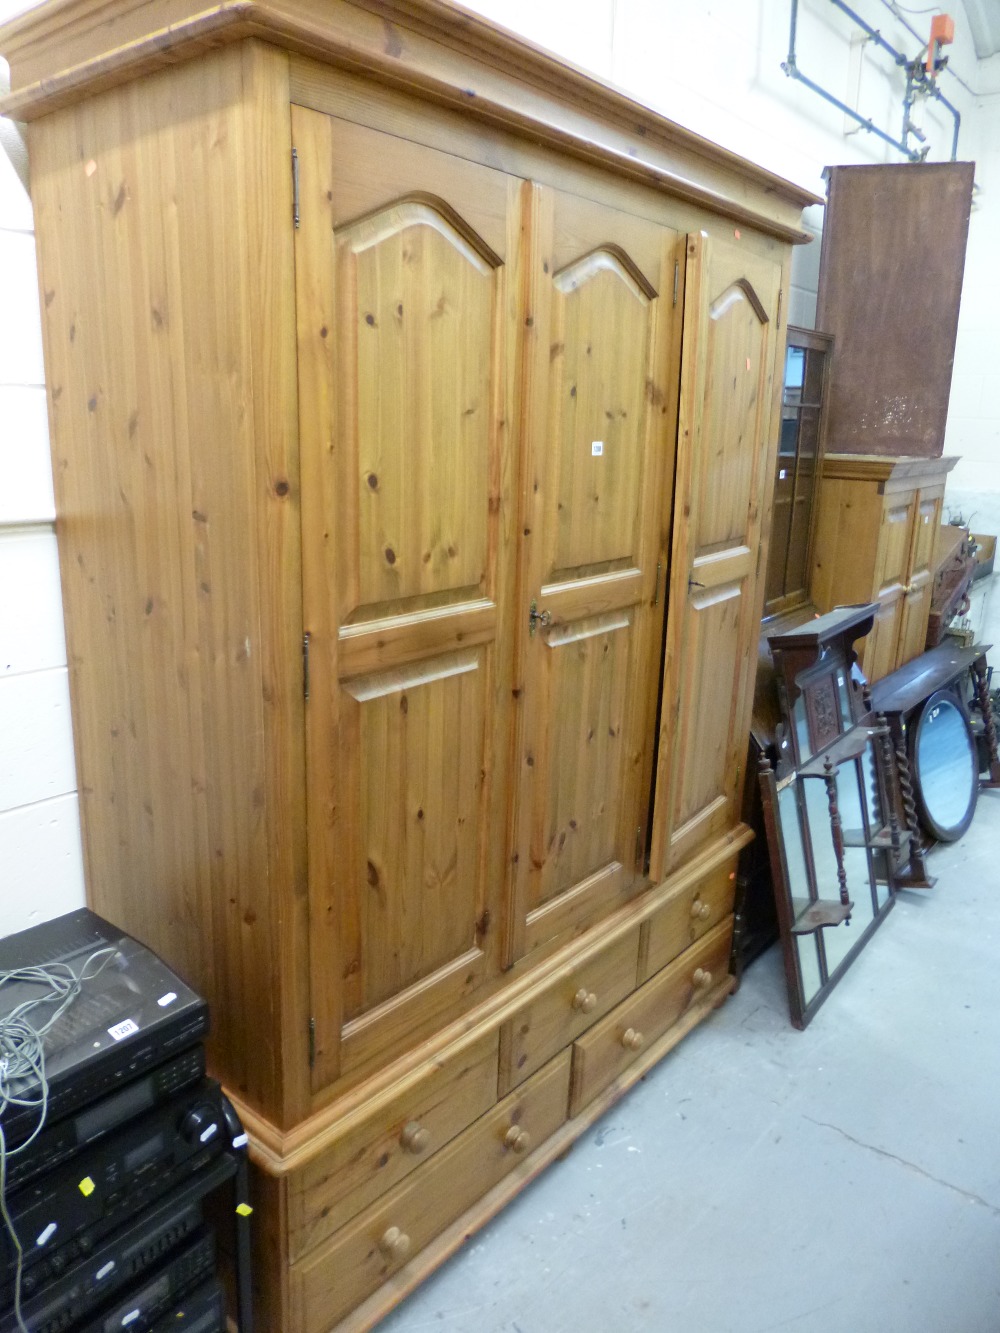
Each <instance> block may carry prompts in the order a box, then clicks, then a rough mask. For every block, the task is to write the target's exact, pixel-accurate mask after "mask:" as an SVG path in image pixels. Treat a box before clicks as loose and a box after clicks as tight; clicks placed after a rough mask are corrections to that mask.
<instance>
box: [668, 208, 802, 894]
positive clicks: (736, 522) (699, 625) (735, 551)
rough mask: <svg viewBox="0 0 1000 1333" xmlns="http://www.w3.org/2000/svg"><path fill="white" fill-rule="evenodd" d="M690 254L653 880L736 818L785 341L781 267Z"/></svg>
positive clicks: (709, 242) (713, 247) (702, 248)
mask: <svg viewBox="0 0 1000 1333" xmlns="http://www.w3.org/2000/svg"><path fill="white" fill-rule="evenodd" d="M687 255H688V263H687V295H686V299H685V309H684V348H683V354H682V365H681V391H680V413H679V422H678V446H677V475H676V481H675V500H674V525H673V539H672V553H671V577H670V598H669V603H668V605H669V613H668V621H667V635H666V651H665V655H664V668H663V700H662V706H661V714H660V716H661V722H660V747H659V757H658V763H657V776H656V803H655V809H654V815H653V838H652V848H651V854H650V873H651V874H653V875H654V876H656V875H657V874H666V873H668V872H669V871H670V870H672V869H674V868H675V867H676V866H677V865H679V864H680V862H681V861H682V860H684V859H685V858H686V857H688V856H689V855H690V854H691V853H692V852H693V851H695V850H696V849H697V848H698V847H701V846H703V845H704V844H706V843H707V842H709V841H710V840H711V839H712V838H713V837H717V836H720V835H721V834H723V833H724V832H725V831H726V830H727V829H728V828H731V827H732V826H733V825H734V824H735V822H736V820H737V818H738V814H739V810H738V799H739V792H740V790H741V776H742V766H743V764H744V762H745V759H746V749H747V741H748V736H749V723H750V719H749V704H750V697H751V693H750V692H751V688H752V681H753V675H752V673H753V668H754V666H755V664H756V642H757V631H758V628H759V620H760V611H761V606H760V603H761V599H762V594H763V590H762V588H760V580H761V579H762V578H763V576H764V570H765V568H766V565H765V564H764V563H762V558H763V556H764V554H765V552H764V551H763V549H762V535H764V534H762V527H763V518H764V515H765V513H766V511H767V509H768V507H769V506H768V505H767V503H766V500H767V496H768V493H769V488H770V486H771V478H772V473H773V464H774V449H775V440H774V425H773V415H774V401H773V400H774V392H773V390H774V365H775V359H776V357H777V356H778V355H779V354H780V353H781V352H782V350H783V344H784V338H783V336H782V335H781V333H780V331H779V330H778V329H777V327H776V324H777V313H778V297H779V292H780V289H781V266H780V264H779V263H777V262H775V261H772V260H769V259H767V258H766V257H762V256H760V255H759V254H756V253H754V251H752V250H751V249H750V248H749V247H748V246H745V245H740V244H736V243H733V242H724V241H720V240H718V239H715V238H710V237H708V236H705V235H704V234H702V235H697V236H692V237H690V238H689V240H688V251H687ZM758 594H760V595H758Z"/></svg>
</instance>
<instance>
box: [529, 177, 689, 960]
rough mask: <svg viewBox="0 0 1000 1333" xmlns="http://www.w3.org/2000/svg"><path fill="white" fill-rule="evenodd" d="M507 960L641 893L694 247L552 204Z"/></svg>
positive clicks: (543, 224)
mask: <svg viewBox="0 0 1000 1333" xmlns="http://www.w3.org/2000/svg"><path fill="white" fill-rule="evenodd" d="M528 230H529V234H530V238H531V254H532V268H531V273H530V278H529V306H530V309H529V312H528V315H527V317H526V318H527V334H528V347H527V352H526V361H525V374H524V387H523V397H522V409H523V411H524V418H523V421H524V453H523V459H522V480H521V485H522V524H521V532H520V538H521V545H522V550H521V578H520V581H519V597H518V606H517V613H518V625H517V639H518V650H519V651H518V679H517V686H516V695H517V698H518V701H519V705H520V724H519V730H518V736H517V746H516V758H517V770H516V801H515V842H514V850H513V895H512V912H511V919H510V923H509V926H510V946H509V950H508V953H509V957H510V958H517V957H519V956H521V955H523V954H526V953H529V952H530V951H532V950H533V949H536V948H539V947H542V946H545V945H546V944H548V943H550V942H553V941H555V940H556V939H558V938H561V937H569V936H571V935H572V934H573V933H574V932H577V931H580V930H582V929H585V928H586V927H587V926H589V925H591V924H592V923H593V922H594V921H595V920H597V919H598V918H599V917H600V916H602V915H604V914H606V913H608V912H609V911H611V910H612V909H613V908H614V907H615V906H618V905H620V904H621V903H623V902H624V901H625V900H626V899H627V898H628V897H629V896H630V895H631V894H633V893H634V892H635V891H636V890H637V889H638V888H639V887H640V886H641V885H642V884H643V883H644V882H645V878H644V870H645V846H646V824H647V811H648V805H649V787H650V780H651V771H652V759H653V748H654V747H653V738H654V733H655V719H656V703H657V687H658V673H659V665H660V651H661V648H660V645H661V634H662V625H663V614H664V600H665V599H664V581H665V579H664V565H665V552H666V534H667V531H668V526H669V516H670V505H669V498H670V497H669V492H670V485H671V476H672V462H673V440H674V430H675V427H676V400H675V396H674V391H675V386H676V382H677V362H678V354H679V347H678V341H679V315H680V311H681V305H682V295H683V293H682V292H681V291H680V290H679V286H680V280H681V276H682V269H683V241H682V238H680V237H679V236H678V235H677V234H676V233H674V232H672V231H669V230H667V229H665V228H663V227H661V226H659V225H657V224H656V223H653V222H651V221H649V220H648V219H645V218H641V217H637V216H633V215H631V214H629V213H627V212H624V211H622V210H620V209H618V208H615V207H610V206H607V205H604V204H601V203H598V202H595V201H591V200H588V199H584V198H580V197H577V196H574V195H571V194H568V193H562V192H558V191H555V190H551V189H547V188H544V187H540V186H535V187H533V192H532V200H531V208H530V213H529V228H528Z"/></svg>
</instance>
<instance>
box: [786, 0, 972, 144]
mask: <svg viewBox="0 0 1000 1333" xmlns="http://www.w3.org/2000/svg"><path fill="white" fill-rule="evenodd" d="M830 3H831V4H833V5H835V6H836V8H837V9H840V10H842V11H843V12H844V13H845V14H846V15H847V16H848V18H850V19H851V20H852V22H854V23H856V24H857V26H858V27H859V28H861V30H862V31H863V32H864V33H865V34H866V35H867V37H868V38H869V40H870V41H873V42H874V43H875V44H876V45H877V46H879V47H880V48H881V49H882V50H883V51H885V52H886V54H887V55H889V56H891V57H892V60H893V61H894V63H895V64H896V65H898V66H899V68H900V69H902V70H905V71H906V93H905V95H904V97H903V135H902V138H901V139H894V138H893V137H892V135H891V134H889V133H888V132H887V131H886V130H883V129H881V128H880V127H879V126H878V125H876V124H875V122H874V121H873V120H872V119H871V118H870V117H867V118H866V117H865V116H862V115H861V114H860V113H859V112H858V111H856V110H855V109H854V107H852V106H848V104H847V103H846V102H844V101H842V100H841V98H839V97H837V96H836V95H835V94H834V93H831V92H830V91H829V89H827V88H823V87H822V86H821V85H820V84H818V83H816V82H815V80H813V79H810V78H809V77H808V76H807V75H805V74H803V73H802V71H801V70H800V69H799V67H798V65H797V63H796V59H795V43H796V36H797V30H798V17H799V0H791V21H790V27H789V39H788V59H787V60H785V61H783V62H782V66H781V68H782V69H783V70H784V72H785V74H787V75H788V77H789V78H791V79H796V80H798V82H799V83H804V84H805V85H806V87H807V88H810V89H812V91H813V92H814V93H817V94H818V95H819V96H820V97H822V98H823V99H824V100H825V101H827V102H829V103H830V104H831V106H835V107H837V109H838V110H840V111H842V112H843V113H844V115H845V116H849V117H850V119H851V120H854V121H856V122H857V124H858V125H860V126H861V128H862V129H863V130H867V131H868V133H869V134H874V135H876V136H877V137H878V138H879V139H882V140H883V141H884V142H885V143H887V144H889V145H890V146H891V147H893V148H895V149H896V150H897V152H900V153H902V154H903V155H904V156H905V157H906V158H908V159H909V160H910V161H911V162H922V161H923V159H924V158H925V157H926V156H927V152H928V149H927V148H926V147H924V148H919V149H914V148H911V147H910V144H909V137H910V135H911V134H913V135H915V136H916V137H917V138H922V137H923V136H922V135H921V134H920V132H919V131H918V130H917V129H916V127H915V126H914V124H913V122H912V120H911V119H910V111H911V110H912V108H913V105H914V103H915V102H916V100H917V98H918V97H922V96H928V95H929V96H933V97H935V98H936V99H937V100H938V101H939V102H941V103H942V104H943V105H944V106H946V107H947V108H948V110H949V111H950V112H951V114H952V116H953V117H954V120H955V131H954V134H953V136H952V144H951V160H952V161H953V162H954V161H955V159H956V157H957V154H958V134H959V129H960V127H961V123H962V117H961V115H960V114H959V112H958V110H957V108H956V107H954V106H952V104H951V102H949V101H948V99H947V98H946V97H944V96H943V95H942V94H941V92H940V91H939V90H938V88H937V86H936V85H935V84H934V82H933V81H932V80H930V79H928V78H927V77H926V76H924V78H923V79H920V78H919V76H916V77H915V75H914V70H915V68H916V65H917V64H918V63H919V59H918V60H916V61H911V60H908V59H907V57H906V56H905V55H904V54H903V53H902V52H901V51H897V50H896V48H895V47H894V46H892V45H890V43H889V42H887V41H886V39H885V38H884V37H883V36H882V34H881V33H880V32H879V31H878V29H877V28H873V27H872V26H871V24H870V23H868V22H866V21H865V19H863V18H862V17H861V15H860V14H858V13H856V12H855V11H854V10H853V9H852V8H851V7H850V5H848V4H847V3H846V0H830Z"/></svg>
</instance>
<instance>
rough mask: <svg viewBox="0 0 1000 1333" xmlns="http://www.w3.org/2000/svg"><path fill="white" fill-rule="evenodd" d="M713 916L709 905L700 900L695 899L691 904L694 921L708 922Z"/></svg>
mask: <svg viewBox="0 0 1000 1333" xmlns="http://www.w3.org/2000/svg"><path fill="white" fill-rule="evenodd" d="M711 915H712V909H711V907H710V906H709V905H708V903H703V902H702V901H701V899H700V898H695V900H694V902H693V903H692V904H691V919H692V921H707V920H708V918H709V917H710V916H711Z"/></svg>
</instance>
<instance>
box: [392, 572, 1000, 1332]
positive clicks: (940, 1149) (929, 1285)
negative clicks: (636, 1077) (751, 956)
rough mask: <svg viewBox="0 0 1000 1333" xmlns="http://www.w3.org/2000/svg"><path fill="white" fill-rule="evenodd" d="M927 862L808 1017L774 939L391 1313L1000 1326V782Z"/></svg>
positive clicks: (481, 1326) (537, 1324) (985, 618)
mask: <svg viewBox="0 0 1000 1333" xmlns="http://www.w3.org/2000/svg"><path fill="white" fill-rule="evenodd" d="M984 582H985V586H982V585H980V586H979V588H978V589H977V596H976V606H975V608H974V615H975V619H976V623H977V625H978V627H979V629H980V636H979V637H980V638H981V639H982V638H987V636H988V635H989V634H990V631H991V629H993V630H994V631H995V636H994V637H993V641H994V642H997V643H1000V624H998V623H997V622H998V621H1000V595H994V594H992V592H991V591H990V586H989V581H984ZM991 613H992V614H991ZM987 641H989V638H987ZM990 656H991V659H994V654H991V655H990ZM931 869H932V872H933V873H934V874H935V875H936V876H937V877H938V882H937V886H936V888H935V889H934V890H933V891H931V892H930V893H923V894H918V893H916V892H911V893H905V894H901V895H900V896H899V898H898V900H897V903H896V907H895V909H894V910H893V912H891V913H890V915H889V917H888V918H887V920H886V922H885V923H884V925H883V926H882V928H881V929H880V930H879V932H878V933H877V934H876V936H875V937H874V939H873V940H872V942H871V944H870V945H869V947H868V949H867V950H866V951H865V952H864V953H863V954H862V955H861V957H860V958H859V959H858V961H857V962H856V963H855V964H854V966H853V968H852V969H851V970H850V972H849V973H848V975H847V976H846V977H845V978H844V980H843V981H842V982H841V983H840V985H839V986H838V987H837V989H836V990H835V991H834V992H833V994H832V995H831V997H830V999H829V1000H828V1001H827V1003H826V1005H825V1006H824V1007H823V1008H822V1009H821V1010H820V1012H819V1014H818V1015H817V1017H816V1018H815V1020H814V1021H813V1024H812V1026H811V1027H810V1028H809V1029H808V1030H807V1031H806V1032H804V1033H800V1032H796V1031H795V1030H794V1029H793V1028H792V1027H791V1026H790V1025H789V1022H788V1010H787V1002H786V996H785V989H784V978H783V974H782V969H781V964H780V958H779V955H778V952H777V950H776V949H772V950H770V951H769V952H768V953H767V954H765V955H764V957H763V958H761V959H759V960H758V961H757V962H756V963H755V964H754V965H753V967H752V968H751V969H750V970H749V971H748V973H747V975H746V977H745V979H744V983H743V986H742V989H741V990H740V991H739V993H738V994H737V995H735V996H734V997H733V998H732V999H730V1000H729V1001H728V1002H727V1003H726V1004H725V1005H724V1006H723V1007H722V1008H721V1009H720V1010H718V1011H717V1012H716V1013H715V1014H713V1015H712V1017H711V1018H710V1019H709V1020H708V1021H707V1022H705V1023H704V1024H702V1026H701V1027H700V1028H699V1029H697V1031H696V1032H694V1033H693V1034H692V1035H691V1036H690V1037H688V1038H687V1040H685V1041H684V1042H683V1043H682V1044H681V1045H680V1046H679V1047H678V1048H677V1049H676V1050H675V1051H674V1052H673V1053H672V1054H671V1055H669V1056H668V1057H667V1059H666V1060H665V1061H663V1062H662V1064H660V1065H659V1066H658V1067H657V1068H656V1069H655V1070H654V1071H653V1072H652V1073H651V1074H649V1075H648V1077H647V1078H646V1079H645V1080H644V1081H643V1082H642V1083H640V1084H639V1085H638V1086H637V1087H636V1088H635V1089H633V1091H632V1092H631V1093H630V1094H629V1095H628V1096H627V1097H626V1098H625V1099H624V1100H623V1101H621V1102H620V1103H619V1104H618V1106H617V1107H615V1108H614V1109H613V1110H612V1111H610V1112H609V1113H608V1114H607V1115H606V1116H605V1117H604V1118H603V1120H601V1121H600V1122H598V1124H597V1125H595V1126H594V1127H593V1128H592V1129H591V1130H590V1131H589V1132H588V1133H587V1134H585V1135H584V1136H583V1138H582V1139H581V1140H580V1141H579V1142H578V1143H577V1144H576V1146H575V1147H574V1148H573V1150H572V1151H571V1153H570V1154H569V1155H568V1157H566V1158H565V1159H564V1160H563V1161H561V1162H558V1163H556V1164H555V1165H554V1166H553V1167H551V1168H550V1169H549V1170H548V1171H547V1172H546V1173H545V1174H544V1175H543V1176H542V1177H541V1179H539V1180H538V1181H536V1182H535V1183H534V1184H533V1185H532V1186H530V1187H529V1188H528V1189H527V1190H526V1191H525V1192H524V1193H523V1194H522V1195H521V1196H520V1197H519V1198H518V1199H517V1200H516V1201H515V1202H514V1203H513V1204H512V1205H511V1206H510V1207H508V1208H507V1209H506V1210H505V1211H504V1213H502V1214H501V1215H500V1217H498V1218H497V1219H496V1220H495V1221H494V1222H493V1223H492V1224H491V1225H490V1226H488V1227H487V1228H485V1229H484V1230H483V1231H482V1232H481V1233H479V1235H478V1236H476V1237H475V1238H474V1239H473V1240H472V1241H471V1242H470V1243H469V1244H468V1245H467V1246H466V1247H465V1248H464V1249H463V1250H462V1251H461V1252H460V1253H459V1254H458V1255H456V1256H455V1258H454V1259H452V1260H451V1261H450V1263H448V1264H447V1265H446V1266H445V1267H443V1268H442V1269H441V1270H440V1271H439V1272H438V1273H437V1274H436V1275H435V1276H434V1277H432V1278H431V1279H430V1280H429V1281H428V1282H427V1283H425V1284H424V1286H423V1287H422V1288H421V1289H420V1290H419V1291H417V1292H416V1293H415V1294H414V1295H413V1296H411V1297H410V1299H409V1300H408V1301H406V1302H405V1303H404V1304H403V1305H402V1306H400V1307H399V1309H398V1310H396V1311H395V1312H394V1313H393V1314H392V1315H391V1316H390V1317H389V1319H388V1320H386V1321H385V1323H384V1324H383V1325H382V1329H383V1330H385V1333H418V1330H420V1331H422V1330H428V1331H429V1330H435V1333H437V1331H439V1330H440V1331H441V1333H501V1330H502V1331H503V1333H626V1331H627V1330H633V1329H635V1330H646V1329H649V1330H657V1331H659V1330H664V1331H669V1333H764V1331H765V1330H778V1329H780V1330H782V1333H868V1331H869V1330H871V1331H872V1333H875V1331H876V1330H878V1333H897V1331H898V1333H998V1330H1000V1115H998V1104H1000V1040H998V1038H1000V966H998V953H1000V791H985V792H983V793H982V794H981V796H980V801H979V806H978V810H977V813H976V817H975V820H974V822H973V825H972V827H971V829H970V830H969V832H968V833H967V834H966V836H965V838H964V839H963V840H962V841H961V842H960V843H958V844H955V845H953V846H950V847H946V846H941V847H938V848H936V849H935V850H934V852H933V853H932V855H931Z"/></svg>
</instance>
